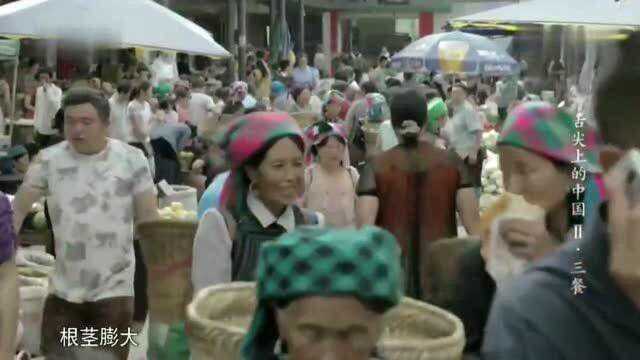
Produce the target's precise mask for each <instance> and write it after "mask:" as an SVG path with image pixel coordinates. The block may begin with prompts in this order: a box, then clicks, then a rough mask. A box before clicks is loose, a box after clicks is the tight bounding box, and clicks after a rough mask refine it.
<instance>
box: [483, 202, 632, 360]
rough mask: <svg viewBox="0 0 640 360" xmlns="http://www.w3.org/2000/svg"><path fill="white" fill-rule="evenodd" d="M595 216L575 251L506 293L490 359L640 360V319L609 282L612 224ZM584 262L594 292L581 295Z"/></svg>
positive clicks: (492, 331)
mask: <svg viewBox="0 0 640 360" xmlns="http://www.w3.org/2000/svg"><path fill="white" fill-rule="evenodd" d="M594 215H598V216H592V217H590V220H591V221H589V226H588V229H587V231H586V233H585V237H584V238H583V239H580V240H575V241H571V242H569V243H567V244H566V246H564V247H563V248H562V249H561V250H558V251H557V252H556V253H553V254H551V255H550V256H548V257H547V258H545V259H543V260H542V261H540V262H539V263H537V264H536V265H534V266H533V267H532V268H530V269H529V270H528V271H526V272H525V273H524V274H523V275H522V276H521V277H519V278H516V279H515V280H514V281H513V284H512V285H511V287H509V288H506V289H505V290H504V291H502V292H499V293H498V295H497V297H496V299H495V301H494V304H493V308H492V310H491V315H490V316H489V321H488V324H487V328H486V335H485V342H484V346H483V350H482V355H483V358H484V359H487V360H503V359H504V360H539V359H544V360H556V359H557V360H576V359H581V360H590V359H593V360H608V359H612V360H613V359H616V360H636V359H638V356H639V355H640V311H638V309H637V308H636V307H635V305H634V304H633V303H632V302H631V300H630V299H629V298H628V297H627V296H626V295H625V294H624V293H623V292H622V291H621V290H620V289H619V288H618V287H617V286H616V284H615V282H614V280H613V279H612V278H611V276H610V275H609V271H608V257H609V235H608V233H607V224H606V223H605V222H604V220H603V219H602V218H601V216H599V212H596V213H595V214H594ZM578 248H579V249H580V252H578V251H577V249H578ZM578 254H581V255H580V256H578ZM580 260H581V261H582V262H583V264H584V266H583V267H584V270H586V271H587V273H586V274H584V275H582V278H583V279H584V285H586V289H585V290H584V293H583V294H579V295H574V294H573V292H572V289H571V286H572V281H573V279H574V278H575V276H574V275H573V274H572V271H574V263H575V262H576V261H580Z"/></svg>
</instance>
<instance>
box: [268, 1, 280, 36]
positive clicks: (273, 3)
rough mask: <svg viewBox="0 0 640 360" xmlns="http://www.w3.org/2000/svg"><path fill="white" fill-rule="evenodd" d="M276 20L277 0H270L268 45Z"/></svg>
mask: <svg viewBox="0 0 640 360" xmlns="http://www.w3.org/2000/svg"><path fill="white" fill-rule="evenodd" d="M276 21H278V0H271V3H270V6H269V29H270V33H269V46H271V43H272V42H273V39H272V36H273V34H274V29H275V28H276Z"/></svg>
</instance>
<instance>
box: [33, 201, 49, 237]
mask: <svg viewBox="0 0 640 360" xmlns="http://www.w3.org/2000/svg"><path fill="white" fill-rule="evenodd" d="M31 212H32V213H35V215H34V216H33V220H32V221H31V224H32V225H33V228H34V229H35V230H38V231H43V230H46V229H47V218H46V217H45V215H44V206H43V205H42V204H41V203H39V202H37V203H34V204H33V205H32V206H31Z"/></svg>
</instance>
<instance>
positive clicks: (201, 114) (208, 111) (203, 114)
mask: <svg viewBox="0 0 640 360" xmlns="http://www.w3.org/2000/svg"><path fill="white" fill-rule="evenodd" d="M192 86H193V89H192V90H191V99H190V100H189V115H190V119H191V125H192V126H195V127H197V129H198V134H199V135H201V134H202V133H204V132H205V129H209V128H211V127H212V126H211V125H212V124H211V123H210V122H212V121H214V120H215V119H213V110H214V108H215V103H214V102H213V98H212V97H211V96H209V95H207V94H206V93H205V90H204V86H205V82H204V81H203V80H202V79H200V78H196V79H194V80H193V82H192Z"/></svg>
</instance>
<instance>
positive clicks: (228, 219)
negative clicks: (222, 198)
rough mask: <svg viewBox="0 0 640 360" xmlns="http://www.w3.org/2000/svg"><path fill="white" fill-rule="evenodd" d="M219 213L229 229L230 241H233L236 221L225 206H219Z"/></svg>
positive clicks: (236, 225)
mask: <svg viewBox="0 0 640 360" xmlns="http://www.w3.org/2000/svg"><path fill="white" fill-rule="evenodd" d="M220 213H221V214H222V217H223V218H224V222H225V223H226V224H227V230H228V231H229V238H230V239H231V241H234V239H235V237H236V230H237V228H238V222H237V221H236V219H235V217H234V216H233V214H232V213H231V212H230V211H229V210H228V209H227V208H225V207H223V208H220Z"/></svg>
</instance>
